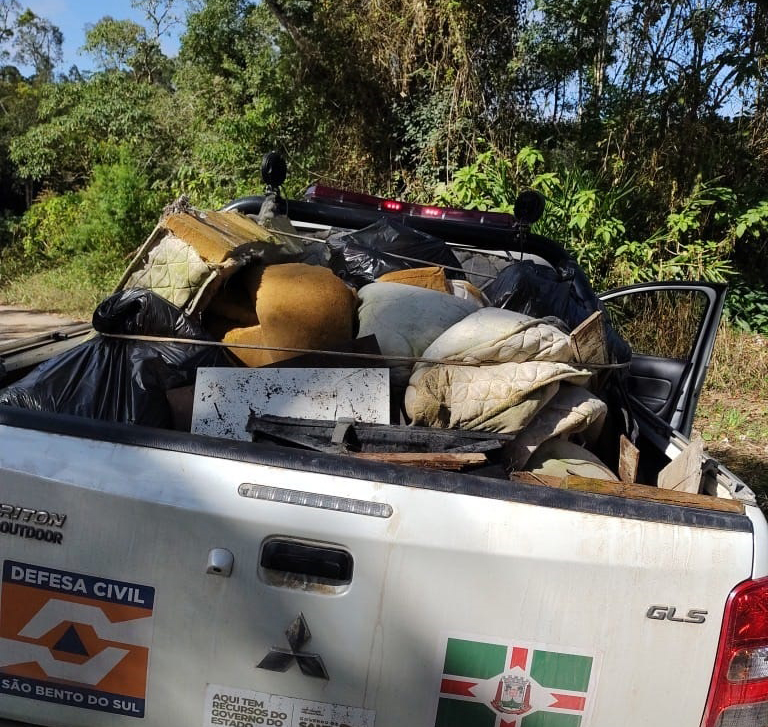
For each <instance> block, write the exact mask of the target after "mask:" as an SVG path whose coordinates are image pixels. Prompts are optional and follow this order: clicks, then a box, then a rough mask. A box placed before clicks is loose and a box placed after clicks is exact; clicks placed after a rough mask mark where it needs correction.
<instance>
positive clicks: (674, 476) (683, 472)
mask: <svg viewBox="0 0 768 727" xmlns="http://www.w3.org/2000/svg"><path fill="white" fill-rule="evenodd" d="M703 463H704V443H703V442H702V441H701V438H699V437H697V438H695V439H693V440H691V443H690V444H689V445H688V446H687V447H686V448H685V449H684V450H683V451H682V452H681V453H680V454H679V455H677V457H675V458H674V459H673V460H672V461H671V462H670V463H669V464H668V465H667V466H666V467H665V468H664V469H663V470H661V472H659V477H658V479H657V480H656V484H657V485H658V487H661V488H663V489H665V490H675V491H677V492H694V493H696V492H698V491H699V489H700V487H701V473H702V469H701V468H702V465H703Z"/></svg>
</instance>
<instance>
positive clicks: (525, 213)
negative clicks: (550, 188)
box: [514, 189, 546, 225]
mask: <svg viewBox="0 0 768 727" xmlns="http://www.w3.org/2000/svg"><path fill="white" fill-rule="evenodd" d="M545 206H546V200H545V199H544V195H543V194H540V193H539V192H536V191H534V190H533V189H526V190H525V191H524V192H520V194H519V195H518V196H517V199H516V200H515V207H514V212H515V217H516V218H517V219H518V220H519V221H520V222H522V223H523V224H524V225H532V224H533V223H534V222H538V221H539V220H540V219H541V216H542V215H543V214H544V207H545Z"/></svg>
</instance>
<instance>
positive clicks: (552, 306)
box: [483, 260, 632, 363]
mask: <svg viewBox="0 0 768 727" xmlns="http://www.w3.org/2000/svg"><path fill="white" fill-rule="evenodd" d="M483 293H485V295H486V296H487V297H488V299H489V300H490V301H491V305H493V306H495V307H497V308H506V309H507V310H514V311H517V312H518V313H525V314H526V315H529V316H533V317H534V318H544V317H546V316H555V317H556V318H559V319H560V320H561V321H563V322H564V323H565V324H566V325H567V326H568V327H569V328H570V329H571V330H572V329H574V328H576V326H578V325H579V323H581V322H582V321H584V320H585V319H586V318H588V317H589V316H590V315H592V313H594V312H595V311H598V310H603V306H602V303H601V302H600V300H599V299H598V297H597V296H596V295H595V293H594V291H593V290H592V287H591V286H590V284H589V282H588V281H587V278H586V276H585V275H584V273H583V272H582V271H581V269H580V268H579V267H578V266H577V265H576V264H575V263H573V264H572V265H564V266H561V267H559V268H557V269H555V268H551V267H547V266H545V265H537V264H536V263H533V262H531V261H530V260H524V261H523V262H519V263H514V264H513V265H509V266H507V267H506V268H504V270H502V271H501V272H500V273H499V275H498V277H497V278H496V279H495V280H494V281H493V282H491V283H490V284H489V285H488V286H486V287H485V288H484V289H483ZM604 321H605V332H606V342H607V346H608V355H609V357H610V359H611V360H612V361H614V362H617V363H625V362H627V361H629V360H630V358H632V349H631V348H630V347H629V344H628V343H627V342H626V341H625V340H624V339H623V338H622V337H621V336H619V334H618V333H617V332H616V331H615V330H614V329H613V328H612V327H611V325H610V323H608V320H607V317H605V316H604Z"/></svg>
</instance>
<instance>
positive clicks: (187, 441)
mask: <svg viewBox="0 0 768 727" xmlns="http://www.w3.org/2000/svg"><path fill="white" fill-rule="evenodd" d="M0 426H9V427H17V428H21V429H33V430H37V431H41V432H47V433H49V434H60V435H63V436H69V437H79V438H85V439H93V440H97V441H102V442H114V443H115V444H123V445H127V446H132V447H150V448H152V449H161V450H168V451H174V452H182V453H187V454H194V455H200V456H204V457H215V458H219V459H229V460H234V461H237V462H249V463H253V464H259V465H266V466H270V467H281V468H283V469H289V470H299V471H304V472H315V473H318V474H324V475H334V476H337V477H349V478H354V479H361V480H369V481H372V482H380V483H383V484H388V485H400V486H405V487H418V488H422V489H428V490H435V491H438V492H454V493H457V494H462V495H470V496H473V497H486V498H491V499H494V500H507V501H510V502H521V503H525V504H529V505H538V506H541V507H554V508H558V509H562V510H575V511H578V512H585V513H592V514H596V515H606V516H610V517H621V518H630V519H633V520H647V521H652V522H661V523H669V524H674V525H686V526H689V527H696V528H712V529H717V530H734V531H740V532H752V522H751V520H750V519H749V518H748V517H747V516H746V515H742V514H738V513H727V512H718V511H713V510H705V509H698V508H694V507H689V506H679V505H668V504H666V503H659V502H652V501H645V500H631V499H628V498H623V497H617V496H613V495H603V494H595V493H589V492H574V491H571V490H560V489H557V488H553V487H544V486H539V485H529V484H526V483H523V482H518V481H513V482H508V481H505V480H498V479H491V478H485V477H479V476H476V475H469V474H457V473H452V472H437V471H430V470H426V469H418V468H414V467H406V466H402V465H393V464H386V463H382V462H371V461H365V460H361V459H356V458H353V457H345V456H343V455H334V454H325V453H321V452H310V451H305V450H299V449H291V448H287V447H276V446H271V445H270V446H266V445H264V444H261V443H259V444H252V443H250V442H241V441H232V440H229V439H217V438H214V437H203V436H198V435H193V434H187V433H185V432H173V431H168V430H164V429H151V428H149V427H139V426H134V425H128V424H118V423H114V422H103V421H96V420H93V419H86V418H84V417H76V416H70V415H64V414H49V413H41V412H35V411H29V410H25V409H17V408H15V407H7V406H0Z"/></svg>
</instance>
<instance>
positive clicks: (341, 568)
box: [261, 538, 352, 586]
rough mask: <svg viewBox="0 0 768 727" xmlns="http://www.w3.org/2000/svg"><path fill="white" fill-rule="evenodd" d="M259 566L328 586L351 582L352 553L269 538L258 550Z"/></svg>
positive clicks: (339, 549)
mask: <svg viewBox="0 0 768 727" xmlns="http://www.w3.org/2000/svg"><path fill="white" fill-rule="evenodd" d="M261 567H262V568H266V569H267V570H272V571H280V572H281V573H295V574H298V575H304V576H309V577H310V578H313V579H317V580H318V581H320V582H323V583H328V584H330V585H339V586H341V585H345V584H347V583H351V582H352V554H351V553H348V552H347V551H346V550H343V549H342V548H335V547H330V546H326V545H311V544H308V543H301V542H296V541H295V540H281V539H277V538H276V539H272V540H269V541H268V542H266V543H265V544H264V546H263V548H262V550H261Z"/></svg>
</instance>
